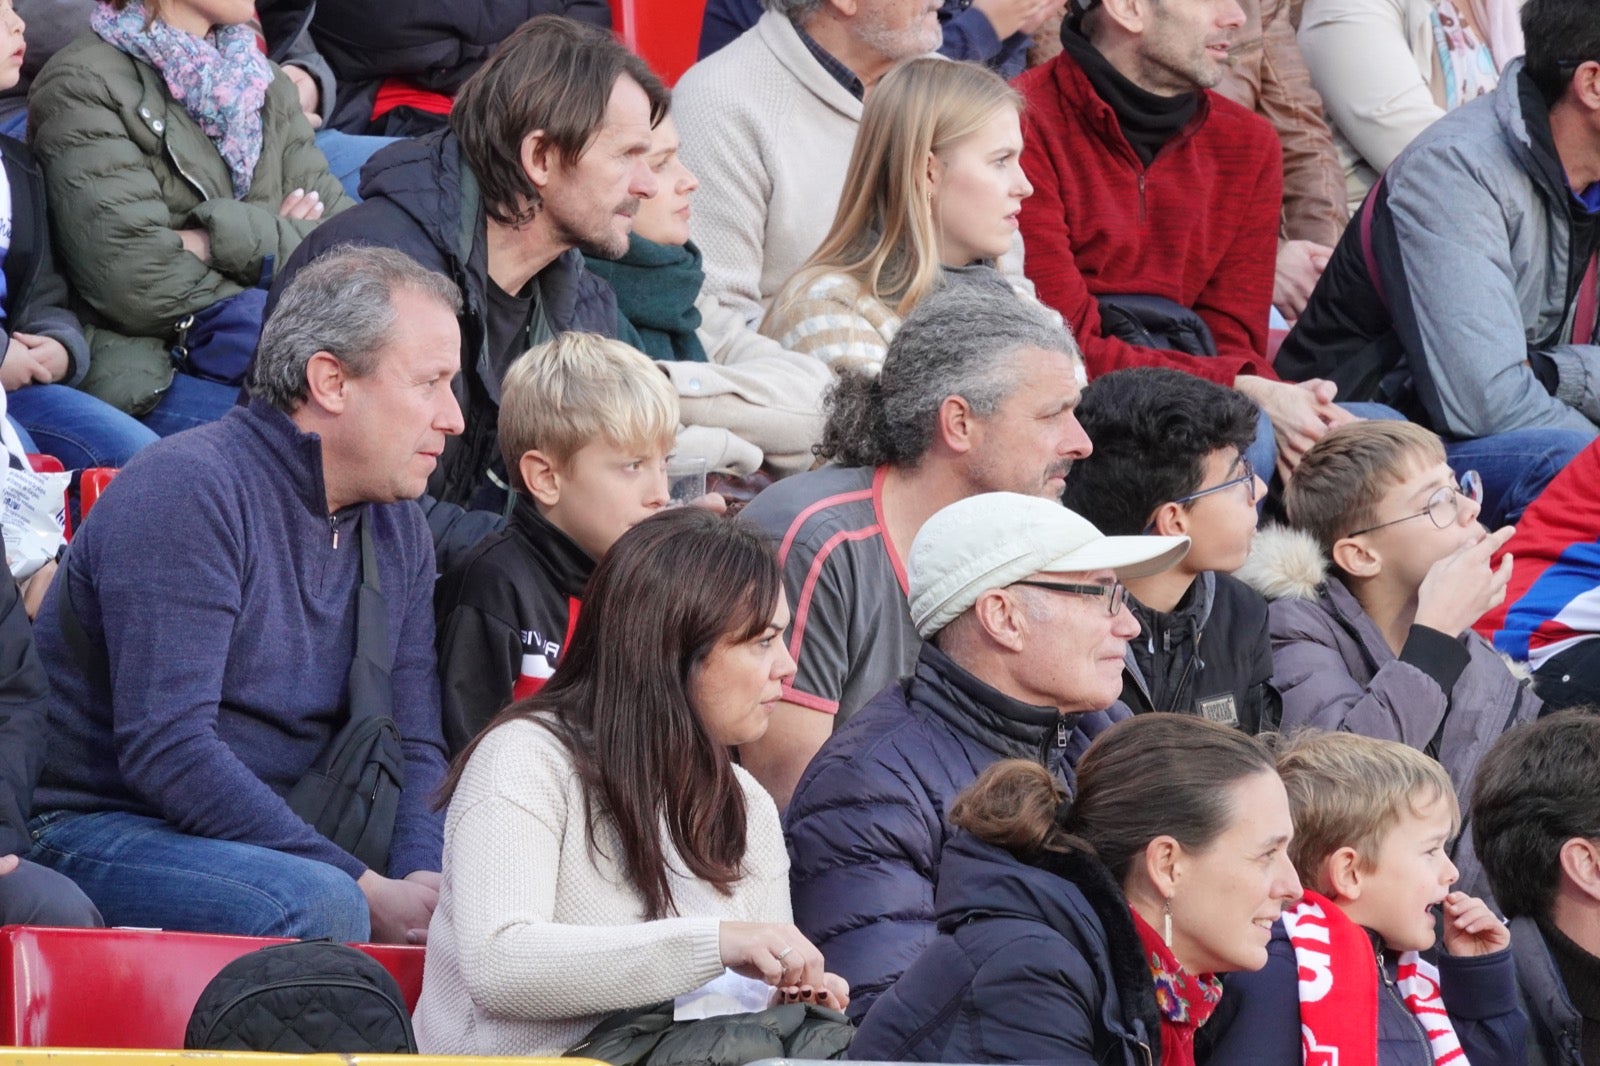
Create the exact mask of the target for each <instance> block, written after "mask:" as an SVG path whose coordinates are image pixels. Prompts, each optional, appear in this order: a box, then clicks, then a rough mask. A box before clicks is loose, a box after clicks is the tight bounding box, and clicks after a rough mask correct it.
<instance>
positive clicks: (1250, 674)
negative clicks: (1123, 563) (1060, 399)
mask: <svg viewBox="0 0 1600 1066" xmlns="http://www.w3.org/2000/svg"><path fill="white" fill-rule="evenodd" d="M1078 420H1079V422H1080V423H1082V425H1083V427H1084V430H1085V431H1086V432H1087V433H1088V434H1089V439H1090V440H1091V441H1093V442H1094V452H1093V453H1092V454H1091V455H1090V456H1089V457H1088V458H1087V459H1079V460H1078V461H1077V462H1076V463H1074V464H1073V469H1072V471H1071V473H1070V474H1069V475H1068V476H1067V487H1066V490H1065V492H1064V493H1063V496H1062V499H1063V501H1064V502H1065V503H1066V505H1067V506H1068V507H1070V508H1071V509H1072V510H1074V511H1076V512H1078V513H1079V514H1081V515H1083V516H1084V517H1085V518H1087V519H1088V520H1089V521H1091V522H1093V523H1094V524H1095V525H1096V526H1097V527H1099V528H1100V529H1101V530H1102V531H1104V532H1106V533H1107V534H1108V535H1132V534H1138V533H1146V534H1159V535H1162V536H1187V537H1188V538H1189V540H1190V549H1189V554H1188V555H1187V556H1185V557H1184V558H1183V559H1182V560H1181V561H1180V562H1179V563H1178V564H1177V565H1176V566H1174V567H1172V568H1171V569H1169V570H1166V571H1164V572H1162V573H1160V574H1156V575H1152V576H1150V577H1145V578H1138V579H1134V580H1130V581H1129V582H1128V608H1129V609H1130V610H1131V611H1132V612H1133V616H1134V617H1135V618H1136V619H1138V621H1139V625H1140V627H1141V632H1140V634H1139V636H1138V637H1137V638H1135V639H1134V640H1132V641H1130V642H1129V644H1128V651H1127V656H1126V661H1125V665H1124V668H1123V686H1122V702H1124V703H1125V704H1127V705H1128V706H1129V707H1130V708H1131V709H1133V711H1134V712H1135V713H1143V712H1147V711H1177V712H1180V713H1185V714H1198V715H1202V716H1204V717H1206V718H1210V719H1212V720H1213V721H1217V722H1222V723H1224V724H1227V725H1233V726H1237V727H1238V728H1240V729H1243V730H1246V731H1247V732H1251V733H1255V732H1259V731H1261V730H1264V729H1271V728H1274V727H1275V726H1276V724H1277V720H1278V714H1279V707H1280V703H1279V698H1278V693H1277V691H1276V690H1275V689H1274V688H1273V687H1272V683H1271V679H1272V651H1271V646H1270V644H1269V641H1268V637H1267V604H1266V601H1265V600H1263V599H1262V598H1261V596H1260V595H1259V594H1257V593H1256V592H1254V591H1252V590H1251V589H1250V588H1248V587H1247V586H1245V585H1244V584H1242V583H1241V582H1239V581H1236V580H1235V579H1233V578H1232V577H1230V576H1228V575H1229V573H1230V572H1231V571H1233V570H1235V569H1237V568H1238V567H1239V566H1240V565H1241V564H1243V562H1244V560H1245V558H1246V557H1247V556H1248V555H1249V553H1250V543H1251V540H1252V538H1253V537H1254V535H1255V529H1256V503H1257V501H1258V500H1260V498H1261V497H1262V496H1263V495H1264V494H1265V492H1266V486H1265V485H1263V484H1262V482H1261V479H1260V478H1259V477H1257V476H1256V472H1255V470H1254V469H1252V468H1251V466H1250V461H1249V460H1248V459H1246V458H1245V451H1246V449H1248V448H1249V446H1250V443H1251V441H1252V440H1254V438H1255V435H1256V427H1257V408H1256V405H1255V404H1254V403H1253V402H1251V401H1250V400H1249V399H1248V398H1246V397H1245V396H1244V395H1243V394H1242V393H1239V392H1236V391H1235V390H1233V389H1228V388H1224V387H1223V386H1221V385H1217V384H1215V383H1213V382H1209V381H1206V380H1205V379H1203V378H1199V377H1196V376H1195V375H1193V374H1186V373H1183V372H1181V371H1176V370H1168V369H1157V368H1150V367H1139V368H1133V369H1128V370H1118V371H1115V372H1113V373H1110V374H1106V375H1104V376H1103V377H1100V378H1097V379H1095V381H1094V383H1093V384H1091V385H1090V386H1089V387H1088V388H1087V389H1085V390H1084V393H1083V400H1082V402H1081V403H1080V405H1079V407H1078Z"/></svg>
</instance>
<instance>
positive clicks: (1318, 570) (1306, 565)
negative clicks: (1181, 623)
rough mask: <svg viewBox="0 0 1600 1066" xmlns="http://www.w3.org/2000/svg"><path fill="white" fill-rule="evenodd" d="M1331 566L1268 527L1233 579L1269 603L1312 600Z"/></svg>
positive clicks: (1521, 669)
mask: <svg viewBox="0 0 1600 1066" xmlns="http://www.w3.org/2000/svg"><path fill="white" fill-rule="evenodd" d="M1330 565H1331V564H1330V563H1329V562H1328V557H1327V556H1326V555H1324V554H1322V547H1321V545H1319V544H1318V543H1317V542H1316V539H1315V538H1314V537H1312V536H1311V535H1310V534H1309V533H1302V532H1300V531H1299V530H1298V529H1290V528H1289V527H1288V526H1280V525H1270V526H1267V527H1266V528H1264V529H1262V530H1261V531H1260V532H1259V533H1257V534H1256V539H1255V543H1254V544H1253V545H1251V548H1250V557H1249V558H1248V559H1246V560H1245V564H1244V565H1243V566H1241V567H1240V568H1239V569H1238V570H1236V571H1234V574H1233V576H1234V577H1236V578H1238V579H1239V580H1240V581H1243V582H1244V583H1245V584H1246V585H1249V586H1250V587H1251V588H1253V589H1255V590H1256V591H1257V592H1259V593H1260V594H1261V595H1262V596H1263V597H1265V598H1266V599H1267V600H1269V601H1271V600H1308V601H1315V600H1317V599H1319V598H1320V597H1321V588H1322V586H1323V585H1324V584H1326V583H1327V581H1328V576H1329V574H1328V569H1329V566H1330ZM1500 660H1501V661H1502V662H1504V663H1505V664H1506V669H1508V670H1510V671H1511V674H1512V676H1514V677H1516V678H1517V679H1518V680H1525V679H1527V678H1529V677H1531V676H1532V672H1531V671H1530V670H1529V668H1528V664H1527V663H1526V662H1523V661H1521V660H1519V659H1514V658H1512V657H1511V656H1509V655H1505V654H1503V653H1502V654H1501V655H1500Z"/></svg>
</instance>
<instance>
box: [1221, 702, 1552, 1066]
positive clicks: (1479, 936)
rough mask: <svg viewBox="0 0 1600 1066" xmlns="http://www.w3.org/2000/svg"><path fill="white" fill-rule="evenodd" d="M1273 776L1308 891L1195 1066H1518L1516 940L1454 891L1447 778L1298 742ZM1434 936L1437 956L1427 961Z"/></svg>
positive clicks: (1435, 767) (1238, 983)
mask: <svg viewBox="0 0 1600 1066" xmlns="http://www.w3.org/2000/svg"><path fill="white" fill-rule="evenodd" d="M1278 773H1279V774H1280V775H1282V777H1283V783H1284V787H1285V788H1287V789H1288V792H1289V806H1290V810H1291V811H1292V813H1293V815H1294V840H1293V841H1292V842H1291V843H1290V845H1289V855H1290V858H1292V859H1293V860H1294V864H1295V868H1296V869H1297V870H1298V871H1299V873H1300V879H1301V882H1302V883H1303V884H1305V885H1306V886H1307V890H1306V893H1305V895H1304V897H1303V898H1302V899H1301V901H1300V903H1299V904H1298V905H1296V906H1295V907H1292V908H1290V909H1289V910H1288V911H1286V912H1285V913H1284V916H1283V920H1282V921H1281V922H1279V923H1278V924H1277V925H1275V926H1274V927H1273V938H1272V942H1271V944H1270V945H1269V947H1268V961H1267V965H1266V966H1265V967H1264V968H1263V969H1261V970H1259V971H1257V972H1254V973H1237V974H1230V975H1228V977H1227V979H1226V982H1225V985H1226V988H1225V991H1224V993H1223V998H1222V1003H1221V1004H1220V1005H1219V1006H1218V1008H1217V1011H1216V1014H1215V1015H1214V1016H1213V1017H1212V1019H1211V1021H1210V1023H1209V1024H1208V1025H1206V1027H1205V1028H1204V1029H1202V1030H1201V1032H1200V1038H1199V1039H1200V1044H1201V1046H1200V1047H1198V1048H1197V1052H1198V1054H1197V1061H1199V1062H1200V1063H1202V1064H1204V1063H1208V1062H1214V1063H1218V1064H1219V1066H1220V1064H1224V1063H1243V1062H1249V1063H1263V1064H1285V1066H1286V1064H1289V1063H1304V1064H1305V1066H1334V1064H1337V1066H1445V1064H1448V1066H1468V1064H1469V1063H1471V1064H1476V1066H1499V1064H1502V1063H1516V1062H1524V1061H1526V1056H1525V1052H1524V1046H1523V1045H1524V1039H1525V1036H1526V1032H1527V1020H1526V1019H1525V1018H1524V1017H1523V1015H1522V1013H1521V1011H1520V1010H1519V1009H1518V1006H1517V991H1516V977H1515V971H1514V967H1513V963H1512V958H1511V952H1510V951H1509V950H1507V949H1508V948H1509V947H1510V946H1511V934H1510V932H1509V931H1508V930H1507V929H1506V927H1505V925H1504V923H1502V922H1501V921H1500V920H1499V919H1498V918H1496V917H1495V916H1494V914H1492V913H1491V912H1490V910H1489V908H1488V906H1487V905H1486V904H1485V903H1484V902H1483V901H1482V900H1480V899H1476V898H1474V897H1472V896H1468V895H1467V894H1465V893H1463V892H1451V891H1450V885H1451V884H1452V883H1454V882H1455V880H1456V875H1457V871H1456V868H1455V865H1454V864H1453V863H1451V861H1450V856H1449V854H1448V853H1447V852H1446V845H1447V844H1448V843H1449V842H1450V839H1451V838H1452V837H1454V836H1455V835H1456V834H1457V833H1458V832H1459V831H1460V828H1461V824H1460V823H1461V814H1460V809H1459V807H1458V806H1457V803H1456V796H1455V790H1454V788H1453V787H1452V786H1451V783H1450V778H1449V776H1448V775H1447V774H1446V773H1445V772H1444V768H1443V767H1441V766H1440V765H1439V764H1438V763H1437V762H1436V761H1434V760H1433V759H1431V758H1429V757H1428V756H1427V755H1424V754H1423V753H1421V752H1419V751H1417V750H1415V749H1413V748H1408V747H1406V746H1405V745H1403V744H1399V743H1396V742H1394V741H1388V740H1376V739H1373V738H1371V737H1363V736H1358V735H1356V734H1354V733H1302V734H1299V735H1298V736H1296V737H1294V738H1293V739H1291V740H1289V741H1288V742H1286V743H1285V744H1284V745H1282V746H1281V747H1280V749H1279V754H1278ZM1313 888H1314V889H1315V890H1314V891H1313ZM1441 923H1442V926H1443V931H1444V936H1443V939H1444V953H1443V954H1439V955H1437V956H1436V957H1435V958H1432V959H1430V958H1429V957H1427V956H1425V955H1424V954H1423V953H1424V952H1427V953H1428V955H1429V956H1432V955H1434V953H1433V952H1432V951H1430V949H1432V948H1433V947H1434V944H1435V941H1436V939H1437V930H1438V928H1439V926H1440V924H1441Z"/></svg>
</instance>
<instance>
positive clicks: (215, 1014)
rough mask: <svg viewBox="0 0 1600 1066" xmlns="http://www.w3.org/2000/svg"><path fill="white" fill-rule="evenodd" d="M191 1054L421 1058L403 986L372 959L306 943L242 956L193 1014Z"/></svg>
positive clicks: (328, 944) (188, 1033) (187, 1038)
mask: <svg viewBox="0 0 1600 1066" xmlns="http://www.w3.org/2000/svg"><path fill="white" fill-rule="evenodd" d="M183 1046H184V1047H185V1048H186V1049H188V1050H206V1051H282V1052H291V1053H299V1054H310V1053H316V1052H340V1053H356V1052H371V1053H381V1054H396V1053H409V1054H415V1053H416V1050H417V1039H416V1036H415V1035H414V1034H413V1033H412V1031H411V1014H410V1012H409V1011H407V1010H406V1002H405V997H404V996H402V995H401V994H400V986H399V985H397V984H396V983H395V980H394V978H393V977H392V976H390V974H389V971H388V970H385V969H384V968H383V967H382V966H381V965H379V964H378V962H377V961H376V960H375V959H373V958H372V957H371V956H370V955H366V954H363V953H362V952H360V951H357V950H356V949H355V948H352V947H347V946H346V945H344V944H335V943H333V942H332V941H329V940H301V941H296V942H295V943H293V944H275V945H273V946H272V947H268V948H261V949H260V950H259V951H252V952H250V953H249V954H248V955H241V956H240V957H239V958H237V959H235V960H233V961H232V962H230V963H229V964H228V965H227V966H224V967H223V968H222V972H221V973H219V974H217V976H216V977H214V978H212V979H211V983H210V984H208V985H206V987H205V991H203V992H201V993H200V1000H199V1002H197V1003H196V1004H195V1006H194V1013H193V1014H191V1015H190V1016H189V1027H188V1029H187V1030H185V1032H184V1035H183Z"/></svg>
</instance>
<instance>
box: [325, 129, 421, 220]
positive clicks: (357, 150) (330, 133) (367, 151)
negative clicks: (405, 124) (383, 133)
mask: <svg viewBox="0 0 1600 1066" xmlns="http://www.w3.org/2000/svg"><path fill="white" fill-rule="evenodd" d="M399 139H400V138H398V137H364V136H362V135H360V134H356V133H344V132H342V131H340V130H329V129H322V130H318V131H317V147H318V148H320V149H322V154H323V155H324V156H326V157H327V158H328V171H329V173H331V174H332V175H333V176H334V177H336V178H338V179H339V184H340V185H343V186H344V191H345V192H347V193H349V194H350V198H351V199H352V200H355V201H356V202H357V203H359V202H360V201H361V197H360V196H359V195H358V194H357V192H356V190H357V189H359V188H360V187H361V168H362V167H363V166H364V165H366V162H367V160H368V159H371V158H372V154H373V153H374V152H376V151H377V150H378V149H380V148H386V147H388V146H389V145H391V144H393V143H394V142H395V141H397V140H399Z"/></svg>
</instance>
